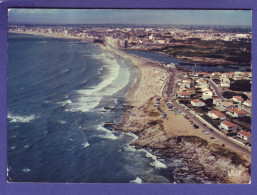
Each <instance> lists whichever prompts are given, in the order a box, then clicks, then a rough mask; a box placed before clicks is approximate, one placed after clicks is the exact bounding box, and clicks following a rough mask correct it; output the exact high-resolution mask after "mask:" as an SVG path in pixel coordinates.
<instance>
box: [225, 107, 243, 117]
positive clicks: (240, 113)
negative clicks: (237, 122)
mask: <svg viewBox="0 0 257 195" xmlns="http://www.w3.org/2000/svg"><path fill="white" fill-rule="evenodd" d="M227 113H228V114H229V115H231V116H233V117H235V118H239V117H245V114H246V113H245V112H244V111H243V110H238V109H236V108H230V109H228V112H227Z"/></svg>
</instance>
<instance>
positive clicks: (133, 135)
mask: <svg viewBox="0 0 257 195" xmlns="http://www.w3.org/2000/svg"><path fill="white" fill-rule="evenodd" d="M123 133H124V132H123ZM125 134H126V135H129V136H131V137H133V138H134V139H133V140H132V142H133V141H135V140H136V139H138V136H137V135H135V134H134V133H131V132H126V133H125Z"/></svg>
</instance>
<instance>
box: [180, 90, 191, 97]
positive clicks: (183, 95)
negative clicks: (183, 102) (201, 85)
mask: <svg viewBox="0 0 257 195" xmlns="http://www.w3.org/2000/svg"><path fill="white" fill-rule="evenodd" d="M190 96H191V93H189V92H188V91H180V92H178V97H181V98H190Z"/></svg>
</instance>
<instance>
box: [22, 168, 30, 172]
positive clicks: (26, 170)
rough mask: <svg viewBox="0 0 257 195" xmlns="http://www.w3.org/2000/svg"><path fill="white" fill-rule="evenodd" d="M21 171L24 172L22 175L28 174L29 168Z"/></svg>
mask: <svg viewBox="0 0 257 195" xmlns="http://www.w3.org/2000/svg"><path fill="white" fill-rule="evenodd" d="M21 171H22V172H24V173H28V172H30V169H29V168H24V169H22V170H21Z"/></svg>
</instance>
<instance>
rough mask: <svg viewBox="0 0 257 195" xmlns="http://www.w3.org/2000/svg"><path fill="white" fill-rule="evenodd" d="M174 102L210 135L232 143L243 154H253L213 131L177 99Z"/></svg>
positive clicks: (225, 142)
mask: <svg viewBox="0 0 257 195" xmlns="http://www.w3.org/2000/svg"><path fill="white" fill-rule="evenodd" d="M172 104H173V105H174V106H175V107H177V108H178V109H179V110H180V111H181V112H183V113H185V114H186V115H187V116H188V117H190V118H191V120H192V121H193V122H194V123H195V124H197V125H198V126H199V129H201V130H206V131H208V132H209V133H210V136H213V137H215V138H217V139H219V140H220V142H221V143H224V144H225V145H230V146H232V147H233V148H234V149H235V151H238V152H242V153H243V154H245V155H247V156H250V155H251V152H249V151H248V149H246V148H244V147H242V146H240V145H238V144H236V143H235V142H233V141H230V140H228V139H227V138H226V136H225V135H224V136H222V135H220V134H218V133H216V132H215V131H212V130H210V129H209V128H208V127H206V126H205V125H204V124H203V123H202V122H201V121H200V120H199V119H198V118H196V117H195V116H194V115H193V114H192V113H191V112H189V111H188V110H186V109H185V108H184V107H182V106H181V105H180V104H178V103H177V102H176V101H174V100H173V101H172Z"/></svg>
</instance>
